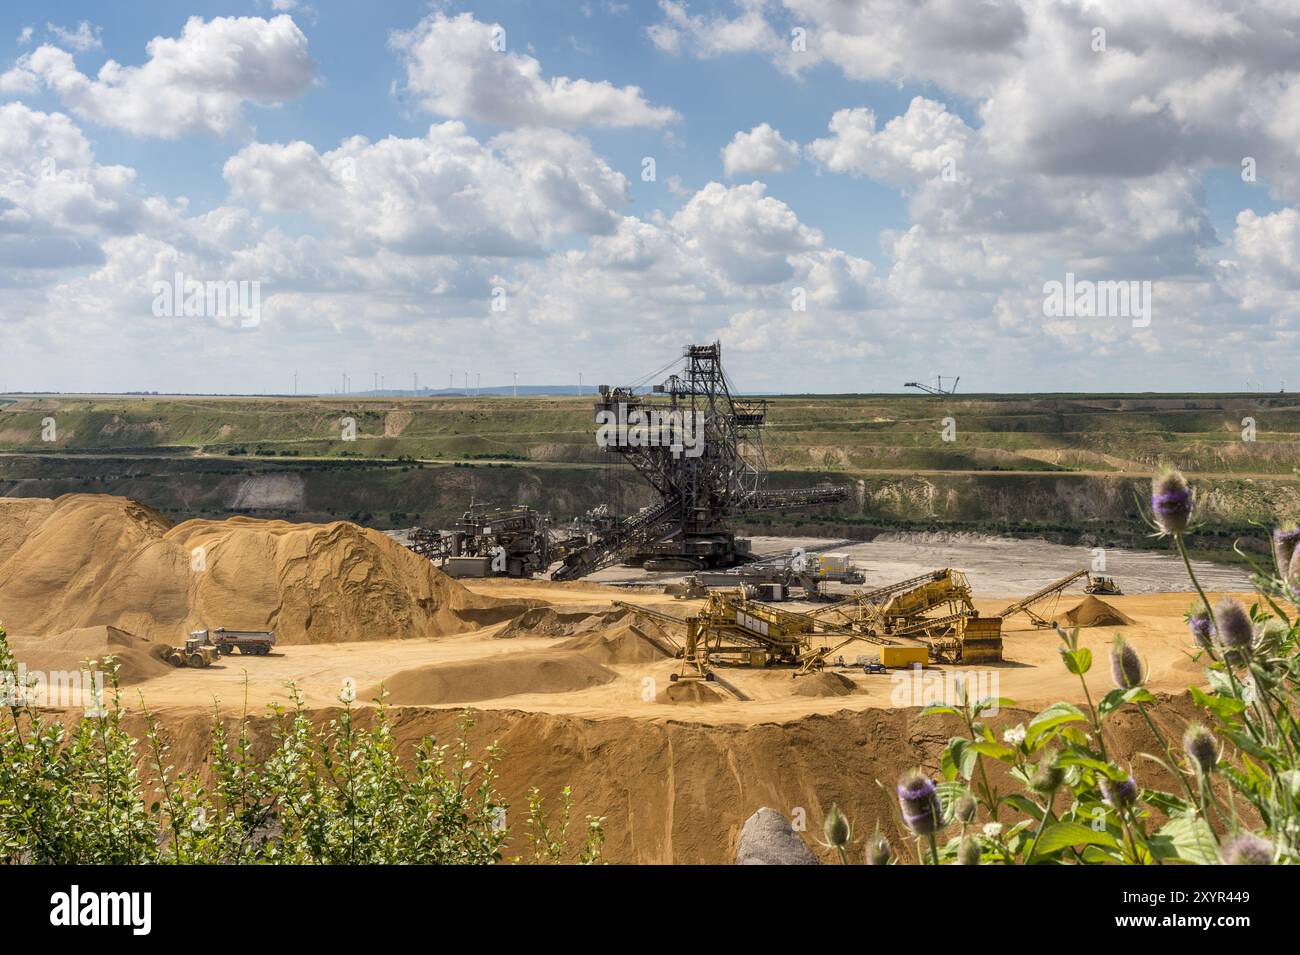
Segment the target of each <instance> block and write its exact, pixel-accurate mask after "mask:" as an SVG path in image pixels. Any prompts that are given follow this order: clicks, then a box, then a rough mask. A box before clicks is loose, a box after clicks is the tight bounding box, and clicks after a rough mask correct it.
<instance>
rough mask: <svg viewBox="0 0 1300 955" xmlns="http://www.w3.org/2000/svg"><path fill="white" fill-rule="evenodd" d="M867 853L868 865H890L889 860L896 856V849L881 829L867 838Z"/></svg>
mask: <svg viewBox="0 0 1300 955" xmlns="http://www.w3.org/2000/svg"><path fill="white" fill-rule="evenodd" d="M866 855H867V865H889V860H890V859H892V858H893V857H894V850H893V848H891V847H890V845H889V840H888V839H886V838H885V836H884V833H882V832H881V831H880V830H879V829H877V830H876V831H875V832H873V833H872V834H871V838H870V839H868V840H867V853H866Z"/></svg>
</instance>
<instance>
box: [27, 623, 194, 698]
mask: <svg viewBox="0 0 1300 955" xmlns="http://www.w3.org/2000/svg"><path fill="white" fill-rule="evenodd" d="M9 646H10V648H11V649H12V650H13V652H14V656H15V657H17V658H18V662H19V663H23V664H26V666H27V671H28V672H29V673H32V672H37V671H40V672H44V673H56V672H61V673H75V672H77V671H79V670H82V669H87V668H89V669H91V670H105V669H106V668H105V667H104V666H103V660H104V658H105V657H107V656H112V657H113V659H114V660H115V661H116V663H117V668H118V669H117V679H118V682H119V683H120V684H121V685H122V686H129V685H130V684H132V683H142V682H144V681H145V680H149V679H152V678H153V677H156V676H162V675H163V674H164V673H169V672H171V670H172V667H171V665H170V664H168V663H166V662H164V661H163V660H162V653H163V651H164V650H165V649H166V647H165V645H164V644H161V643H151V642H149V641H148V640H140V639H138V638H136V637H134V636H132V635H131V634H129V633H127V632H126V631H125V630H119V629H117V628H116V627H82V628H80V629H77V630H69V631H68V632H66V633H60V634H56V635H55V636H51V637H21V636H11V637H10V638H9ZM88 660H90V661H95V664H94V665H91V666H89V667H87V662H86V661H88Z"/></svg>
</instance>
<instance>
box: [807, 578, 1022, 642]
mask: <svg viewBox="0 0 1300 955" xmlns="http://www.w3.org/2000/svg"><path fill="white" fill-rule="evenodd" d="M809 616H812V617H814V618H818V619H825V620H827V622H828V623H834V624H838V625H839V626H841V627H845V628H847V629H849V630H852V631H855V632H857V633H859V634H862V635H863V636H864V637H865V638H867V639H872V640H873V641H874V642H878V643H885V644H895V645H900V644H902V645H906V644H909V643H910V644H911V645H916V644H917V643H918V642H920V643H923V644H924V645H925V646H927V647H928V648H929V651H930V657H931V659H933V660H934V661H935V662H938V663H989V662H996V661H998V660H1001V659H1002V621H1001V619H1000V618H999V617H981V616H980V615H979V612H978V611H977V610H976V609H975V604H974V603H973V602H972V601H971V588H970V582H969V581H968V580H967V579H966V575H965V574H963V573H962V572H961V571H959V570H953V569H951V568H944V569H942V570H935V571H931V572H930V573H928V574H921V575H920V576H917V577H910V578H908V579H907V580H900V581H898V582H897V583H893V584H888V585H886V586H884V587H878V588H876V589H875V590H869V591H864V592H859V593H855V594H854V595H853V596H851V597H848V598H846V599H844V600H842V601H840V602H838V603H834V604H828V605H827V606H825V607H819V608H817V609H816V610H812V611H810V612H809ZM890 638H894V639H890ZM898 638H903V639H898Z"/></svg>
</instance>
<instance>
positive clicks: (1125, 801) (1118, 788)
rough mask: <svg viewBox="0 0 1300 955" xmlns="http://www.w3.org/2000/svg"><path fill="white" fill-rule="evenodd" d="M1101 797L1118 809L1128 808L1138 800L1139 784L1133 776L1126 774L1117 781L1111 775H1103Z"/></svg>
mask: <svg viewBox="0 0 1300 955" xmlns="http://www.w3.org/2000/svg"><path fill="white" fill-rule="evenodd" d="M1101 798H1102V799H1104V800H1105V801H1106V804H1107V805H1108V806H1113V807H1114V808H1116V809H1127V808H1128V807H1129V806H1131V805H1133V804H1134V803H1135V802H1137V798H1138V784H1137V782H1136V780H1134V779H1133V777H1132V776H1126V777H1124V779H1122V780H1119V781H1116V780H1114V779H1111V778H1110V777H1109V776H1103V777H1101Z"/></svg>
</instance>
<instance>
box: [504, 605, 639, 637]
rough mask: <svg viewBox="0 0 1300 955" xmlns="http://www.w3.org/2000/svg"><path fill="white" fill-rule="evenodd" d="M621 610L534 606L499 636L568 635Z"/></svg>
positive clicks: (606, 618)
mask: <svg viewBox="0 0 1300 955" xmlns="http://www.w3.org/2000/svg"><path fill="white" fill-rule="evenodd" d="M623 613H624V611H621V610H615V611H611V612H606V613H592V612H591V611H590V610H564V609H562V608H559V607H533V608H531V609H529V610H525V611H524V612H523V613H521V614H520V615H519V616H517V617H515V619H513V620H511V621H510V622H509V623H508V624H506V625H505V626H504V627H502V628H501V630H500V631H499V632H498V633H497V636H498V637H501V638H509V637H568V636H572V635H573V634H575V633H583V632H586V631H589V630H592V629H593V628H595V627H599V626H601V625H602V624H604V623H606V622H607V621H608V620H609V619H610V617H611V615H613V616H618V615H621V614H623Z"/></svg>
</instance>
